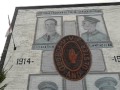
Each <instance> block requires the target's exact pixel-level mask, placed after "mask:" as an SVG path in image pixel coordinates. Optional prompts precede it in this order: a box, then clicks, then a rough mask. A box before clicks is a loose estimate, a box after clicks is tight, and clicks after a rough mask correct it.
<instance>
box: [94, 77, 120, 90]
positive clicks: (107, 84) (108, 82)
mask: <svg viewBox="0 0 120 90" xmlns="http://www.w3.org/2000/svg"><path fill="white" fill-rule="evenodd" d="M117 84H118V82H117V80H116V79H115V78H113V77H103V78H100V79H98V80H96V81H95V86H96V87H97V88H98V90H116V85H117Z"/></svg>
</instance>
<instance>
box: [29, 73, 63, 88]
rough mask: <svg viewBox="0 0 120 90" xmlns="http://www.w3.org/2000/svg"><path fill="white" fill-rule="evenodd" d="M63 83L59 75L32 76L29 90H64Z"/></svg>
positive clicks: (30, 76)
mask: <svg viewBox="0 0 120 90" xmlns="http://www.w3.org/2000/svg"><path fill="white" fill-rule="evenodd" d="M63 83H64V81H63V78H62V77H61V76H59V75H57V74H30V75H29V78H28V88H27V90H64V85H63Z"/></svg>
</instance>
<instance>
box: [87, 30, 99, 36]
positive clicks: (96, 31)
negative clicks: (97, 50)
mask: <svg viewBox="0 0 120 90" xmlns="http://www.w3.org/2000/svg"><path fill="white" fill-rule="evenodd" d="M87 33H88V34H89V35H95V34H97V33H99V31H98V30H95V31H93V32H91V33H90V32H87Z"/></svg>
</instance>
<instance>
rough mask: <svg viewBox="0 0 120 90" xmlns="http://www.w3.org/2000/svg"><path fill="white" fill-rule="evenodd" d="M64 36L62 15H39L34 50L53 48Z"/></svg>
mask: <svg viewBox="0 0 120 90" xmlns="http://www.w3.org/2000/svg"><path fill="white" fill-rule="evenodd" d="M61 37H62V17H59V16H58V17H57V16H56V17H37V21H36V30H35V35H34V41H33V45H32V49H33V50H45V51H49V50H53V49H54V47H55V45H56V43H57V42H58V41H59V40H60V39H61Z"/></svg>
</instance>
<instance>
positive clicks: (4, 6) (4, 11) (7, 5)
mask: <svg viewBox="0 0 120 90" xmlns="http://www.w3.org/2000/svg"><path fill="white" fill-rule="evenodd" d="M106 2H120V0H1V1H0V56H1V54H2V52H3V48H4V45H5V42H6V37H5V34H6V32H7V30H8V28H9V24H8V15H9V17H10V21H12V17H13V14H14V10H15V7H19V6H44V5H65V4H84V3H106Z"/></svg>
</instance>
